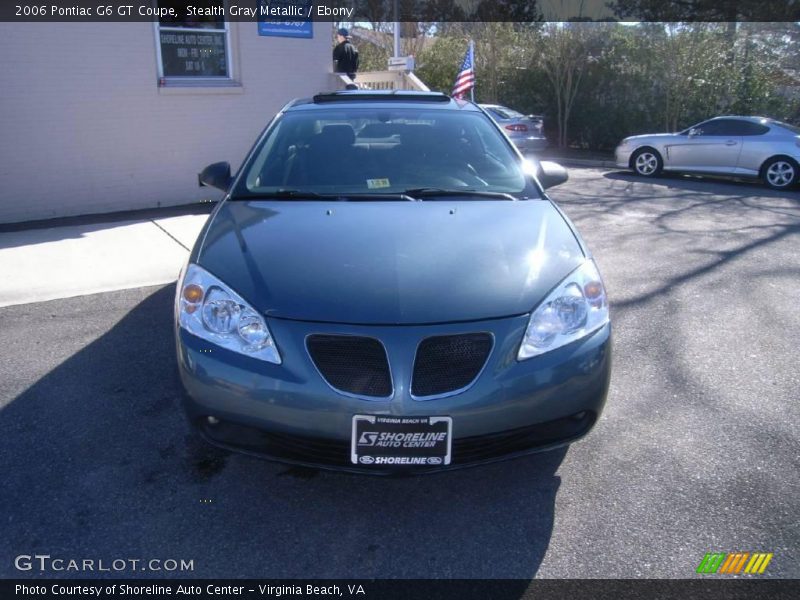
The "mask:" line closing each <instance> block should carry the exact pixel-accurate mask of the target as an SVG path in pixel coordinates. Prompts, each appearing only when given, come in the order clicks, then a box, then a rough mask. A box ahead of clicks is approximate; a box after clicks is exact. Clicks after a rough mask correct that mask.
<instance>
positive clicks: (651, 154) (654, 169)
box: [631, 148, 664, 177]
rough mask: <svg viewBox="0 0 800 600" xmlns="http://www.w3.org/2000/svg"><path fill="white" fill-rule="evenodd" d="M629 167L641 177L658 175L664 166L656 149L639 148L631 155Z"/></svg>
mask: <svg viewBox="0 0 800 600" xmlns="http://www.w3.org/2000/svg"><path fill="white" fill-rule="evenodd" d="M631 168H632V169H633V172H634V173H636V174H637V175H641V176H642V177H658V176H659V175H661V170H662V169H663V168H664V161H663V160H662V159H661V155H660V154H659V153H658V151H657V150H654V149H653V148H640V149H639V150H637V151H636V152H634V153H633V156H631Z"/></svg>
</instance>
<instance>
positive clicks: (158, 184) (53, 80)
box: [0, 20, 342, 223]
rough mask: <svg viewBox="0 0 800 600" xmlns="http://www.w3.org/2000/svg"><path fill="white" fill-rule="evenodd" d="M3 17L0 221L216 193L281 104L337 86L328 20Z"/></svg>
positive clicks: (0, 30)
mask: <svg viewBox="0 0 800 600" xmlns="http://www.w3.org/2000/svg"><path fill="white" fill-rule="evenodd" d="M186 25H187V24H186V23H179V24H178V27H175V26H174V25H173V26H172V27H161V26H160V25H159V24H155V23H136V22H129V23H98V22H95V23H45V22H39V23H30V22H28V23H0V55H2V57H3V62H2V66H1V67H0V75H1V80H2V90H3V91H2V92H1V95H0V98H2V100H1V101H0V102H1V103H2V111H0V131H1V132H2V133H1V134H0V165H2V166H0V223H10V222H18V221H29V220H35V219H48V218H54V217H63V216H70V215H82V214H89V213H105V212H113V211H122V210H131V209H143V208H154V207H160V206H173V205H180V204H187V203H194V202H198V201H202V200H205V199H211V198H214V199H215V198H217V197H219V192H218V191H216V190H211V189H209V188H201V187H199V185H198V182H197V173H198V172H199V171H200V170H201V169H202V167H204V166H205V165H206V164H208V163H212V162H216V161H222V160H226V161H229V162H230V163H231V165H232V167H233V168H234V170H235V169H236V168H237V167H238V165H239V164H240V163H241V161H242V159H243V158H244V156H245V154H246V153H247V151H248V150H249V148H250V146H251V144H252V143H253V142H254V141H255V138H256V136H257V135H258V133H259V132H260V131H261V130H262V128H263V127H264V126H265V125H266V123H267V122H268V121H269V119H270V118H271V117H272V115H274V114H275V112H276V111H277V110H279V109H280V108H281V107H282V106H283V105H284V104H285V103H286V102H287V101H288V100H291V99H292V98H295V97H302V96H309V95H313V94H314V93H316V92H319V91H326V90H331V89H337V88H341V87H342V85H341V81H339V79H338V78H336V77H334V75H333V74H332V63H331V37H332V36H331V24H330V23H314V24H313V37H311V38H291V37H272V36H264V35H259V24H258V23H255V22H229V23H225V22H223V21H220V20H217V21H207V22H205V23H197V24H189V25H190V27H187V26H186Z"/></svg>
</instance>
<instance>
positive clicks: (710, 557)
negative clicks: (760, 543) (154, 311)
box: [697, 552, 773, 575]
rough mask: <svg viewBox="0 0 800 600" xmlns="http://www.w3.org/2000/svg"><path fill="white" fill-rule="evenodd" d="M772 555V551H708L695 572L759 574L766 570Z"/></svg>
mask: <svg viewBox="0 0 800 600" xmlns="http://www.w3.org/2000/svg"><path fill="white" fill-rule="evenodd" d="M772 556H773V553H772V552H729V553H727V554H726V553H724V552H714V553H711V552H710V553H707V554H706V555H705V556H704V557H703V560H701V561H700V564H699V565H698V567H697V572H698V573H702V574H712V573H718V574H726V575H739V574H741V573H746V574H749V575H760V574H761V573H763V572H764V571H765V570H766V568H767V565H768V564H769V561H771V560H772Z"/></svg>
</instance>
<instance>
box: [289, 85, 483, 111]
mask: <svg viewBox="0 0 800 600" xmlns="http://www.w3.org/2000/svg"><path fill="white" fill-rule="evenodd" d="M386 105H391V106H394V107H397V108H423V107H424V108H425V109H438V110H442V109H444V110H467V111H477V112H480V109H479V108H478V107H477V106H476V105H475V104H473V103H472V102H469V101H463V100H454V99H453V98H451V97H450V96H448V95H447V94H442V93H440V92H419V91H416V90H345V91H338V92H328V93H322V94H317V95H316V96H314V97H313V98H300V99H297V100H293V101H292V102H290V103H289V104H287V105H286V106H285V107H284V111H289V112H294V111H301V110H319V109H337V108H340V107H343V106H346V107H348V108H352V107H358V106H372V107H374V106H386Z"/></svg>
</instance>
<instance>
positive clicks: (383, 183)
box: [367, 179, 392, 190]
mask: <svg viewBox="0 0 800 600" xmlns="http://www.w3.org/2000/svg"><path fill="white" fill-rule="evenodd" d="M391 185H392V184H391V183H389V180H388V179H367V187H368V188H369V189H371V190H374V189H377V188H387V187H391Z"/></svg>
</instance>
